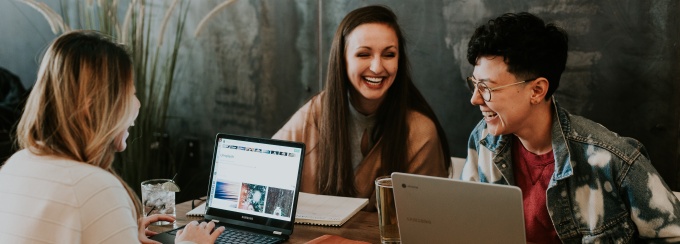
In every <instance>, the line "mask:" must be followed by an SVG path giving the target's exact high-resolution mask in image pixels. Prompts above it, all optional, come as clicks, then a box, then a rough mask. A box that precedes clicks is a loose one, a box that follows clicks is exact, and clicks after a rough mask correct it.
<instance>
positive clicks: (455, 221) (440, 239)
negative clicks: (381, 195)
mask: <svg viewBox="0 0 680 244" xmlns="http://www.w3.org/2000/svg"><path fill="white" fill-rule="evenodd" d="M392 185H393V186H394V198H395V204H396V208H397V220H398V221H399V233H400V235H401V241H402V243H405V244H410V243H526V238H525V233H524V212H523V208H522V191H521V190H520V189H519V187H516V186H507V185H497V184H488V183H479V182H468V181H460V180H453V179H448V178H441V177H432V176H424V175H415V174H406V173H392Z"/></svg>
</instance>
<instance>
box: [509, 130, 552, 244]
mask: <svg viewBox="0 0 680 244" xmlns="http://www.w3.org/2000/svg"><path fill="white" fill-rule="evenodd" d="M512 144H513V146H512V162H513V169H514V175H515V183H516V184H517V186H518V187H519V188H520V189H522V199H523V200H524V201H523V205H524V227H525V231H526V238H527V242H532V243H562V242H561V241H560V238H559V237H558V236H557V231H555V227H554V226H553V223H552V220H550V215H549V214H548V208H547V207H546V199H545V195H546V190H547V189H548V183H549V182H550V177H551V176H552V174H553V172H554V171H555V157H554V156H553V152H552V151H550V152H548V153H545V154H543V155H536V154H534V153H532V152H529V151H528V150H527V149H526V148H524V145H522V142H520V140H519V139H517V138H516V137H515V139H514V141H513V143H512Z"/></svg>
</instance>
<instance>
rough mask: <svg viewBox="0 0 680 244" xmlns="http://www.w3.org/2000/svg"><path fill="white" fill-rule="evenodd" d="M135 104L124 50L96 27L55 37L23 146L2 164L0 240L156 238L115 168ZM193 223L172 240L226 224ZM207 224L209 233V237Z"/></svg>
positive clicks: (22, 127) (200, 237)
mask: <svg viewBox="0 0 680 244" xmlns="http://www.w3.org/2000/svg"><path fill="white" fill-rule="evenodd" d="M139 108H140V103H139V100H138V99H137V97H136V96H135V87H134V81H133V66H132V61H131V59H130V56H129V55H128V53H127V52H126V51H125V48H124V47H123V46H121V45H119V44H116V43H114V42H113V41H111V40H110V39H109V38H107V37H106V36H104V35H102V34H100V33H98V32H94V31H74V32H69V33H66V34H64V35H62V36H60V37H59V38H57V39H56V40H55V41H54V42H53V43H52V44H51V45H50V47H49V49H48V50H47V52H46V53H45V56H44V57H43V60H42V63H41V65H40V70H39V72H38V79H37V81H36V83H35V86H34V87H33V90H32V91H31V94H30V96H29V98H28V101H27V103H26V107H25V108H24V112H23V115H22V117H21V120H20V121H19V124H18V127H17V141H18V143H19V147H20V151H18V152H17V153H15V154H14V155H12V157H11V158H10V159H8V160H7V162H6V163H5V165H4V166H3V167H2V169H0V198H1V199H3V207H2V209H0V240H3V242H7V243H29V242H31V243H32V242H46V243H135V242H142V243H156V242H155V241H152V240H150V239H148V238H147V236H146V235H147V234H153V233H152V232H150V231H148V230H146V227H147V226H148V225H149V224H150V223H152V222H155V221H158V220H165V221H174V218H173V217H172V216H167V215H152V216H148V217H144V216H142V208H141V202H140V201H139V199H138V198H137V195H136V194H135V192H134V191H133V190H132V189H131V188H130V187H129V186H128V185H127V184H126V183H125V182H124V181H122V180H121V178H120V177H119V176H118V175H117V174H116V172H115V171H114V170H113V168H112V163H113V161H114V154H115V153H116V152H120V151H123V150H125V148H126V142H125V140H126V139H127V136H128V132H127V130H128V128H129V127H130V126H132V125H133V124H134V120H135V118H136V117H137V114H138V111H139ZM213 228H214V224H213V223H202V224H200V225H199V224H198V223H192V224H190V227H189V228H185V231H183V232H182V234H179V235H177V238H176V241H177V242H183V241H185V243H195V242H196V243H212V242H214V240H215V238H217V236H218V235H219V234H221V233H222V231H223V228H218V229H216V230H215V231H212V229H213ZM211 231H212V234H211Z"/></svg>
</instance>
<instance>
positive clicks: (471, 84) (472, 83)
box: [466, 76, 537, 102]
mask: <svg viewBox="0 0 680 244" xmlns="http://www.w3.org/2000/svg"><path fill="white" fill-rule="evenodd" d="M535 79H537V78H534V79H530V80H523V81H518V82H515V83H512V84H507V85H502V86H497V87H489V86H488V85H486V83H484V81H478V80H477V79H475V77H472V76H470V77H468V78H467V79H466V80H467V85H468V88H469V89H470V92H472V93H473V94H474V93H475V89H477V91H479V94H481V95H482V98H483V99H484V101H487V102H491V92H492V91H495V90H500V89H503V88H506V87H509V86H514V85H517V84H522V83H525V82H528V81H532V80H535Z"/></svg>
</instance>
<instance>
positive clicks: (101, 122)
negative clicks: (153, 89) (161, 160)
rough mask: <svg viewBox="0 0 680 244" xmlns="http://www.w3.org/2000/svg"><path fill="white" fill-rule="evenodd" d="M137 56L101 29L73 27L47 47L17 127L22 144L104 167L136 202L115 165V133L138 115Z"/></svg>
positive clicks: (137, 214) (39, 151)
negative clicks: (134, 62)
mask: <svg viewBox="0 0 680 244" xmlns="http://www.w3.org/2000/svg"><path fill="white" fill-rule="evenodd" d="M132 68H133V67H132V61H131V59H130V56H129V55H128V53H127V52H126V50H125V48H124V47H123V46H122V45H119V44H116V43H114V42H113V41H112V40H111V39H109V38H108V37H107V36H105V35H103V34H101V33H98V32H95V31H74V32H68V33H65V34H63V35H62V36H60V37H59V38H57V39H56V40H55V41H54V42H52V44H51V45H50V47H49V48H48V49H47V51H46V53H45V56H44V57H43V59H42V63H41V64H40V70H39V71H38V79H37V80H36V83H35V85H34V87H33V90H32V91H31V94H30V95H29V97H28V100H27V102H26V107H25V108H24V113H23V114H22V116H21V120H20V121H19V124H18V126H17V141H18V143H19V147H20V148H22V149H28V150H30V151H31V152H33V153H35V154H38V155H55V156H59V157H64V158H68V159H72V160H75V161H78V162H82V163H86V164H91V165H94V166H97V167H100V168H102V169H104V170H106V171H108V172H110V173H111V174H113V175H114V176H115V177H116V178H118V180H120V182H121V184H123V186H124V187H125V189H126V190H127V193H128V195H129V196H130V198H131V199H132V202H133V203H134V204H135V210H134V213H133V215H134V216H135V217H136V219H139V218H140V217H141V211H142V210H141V209H142V208H141V202H140V201H139V199H138V198H137V194H135V192H134V191H133V190H132V189H131V188H130V187H129V186H128V185H127V184H126V183H125V182H124V181H123V180H121V178H120V177H119V176H118V174H116V172H115V171H114V170H113V168H112V164H113V160H114V154H115V152H116V148H115V146H114V138H115V137H116V136H117V135H119V134H121V133H122V132H123V131H125V130H126V129H127V127H128V126H129V125H130V124H131V122H132V120H134V115H133V114H132V111H133V109H134V108H133V103H132V101H133V96H134V83H133V77H132V76H133V75H132V74H133V72H132Z"/></svg>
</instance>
